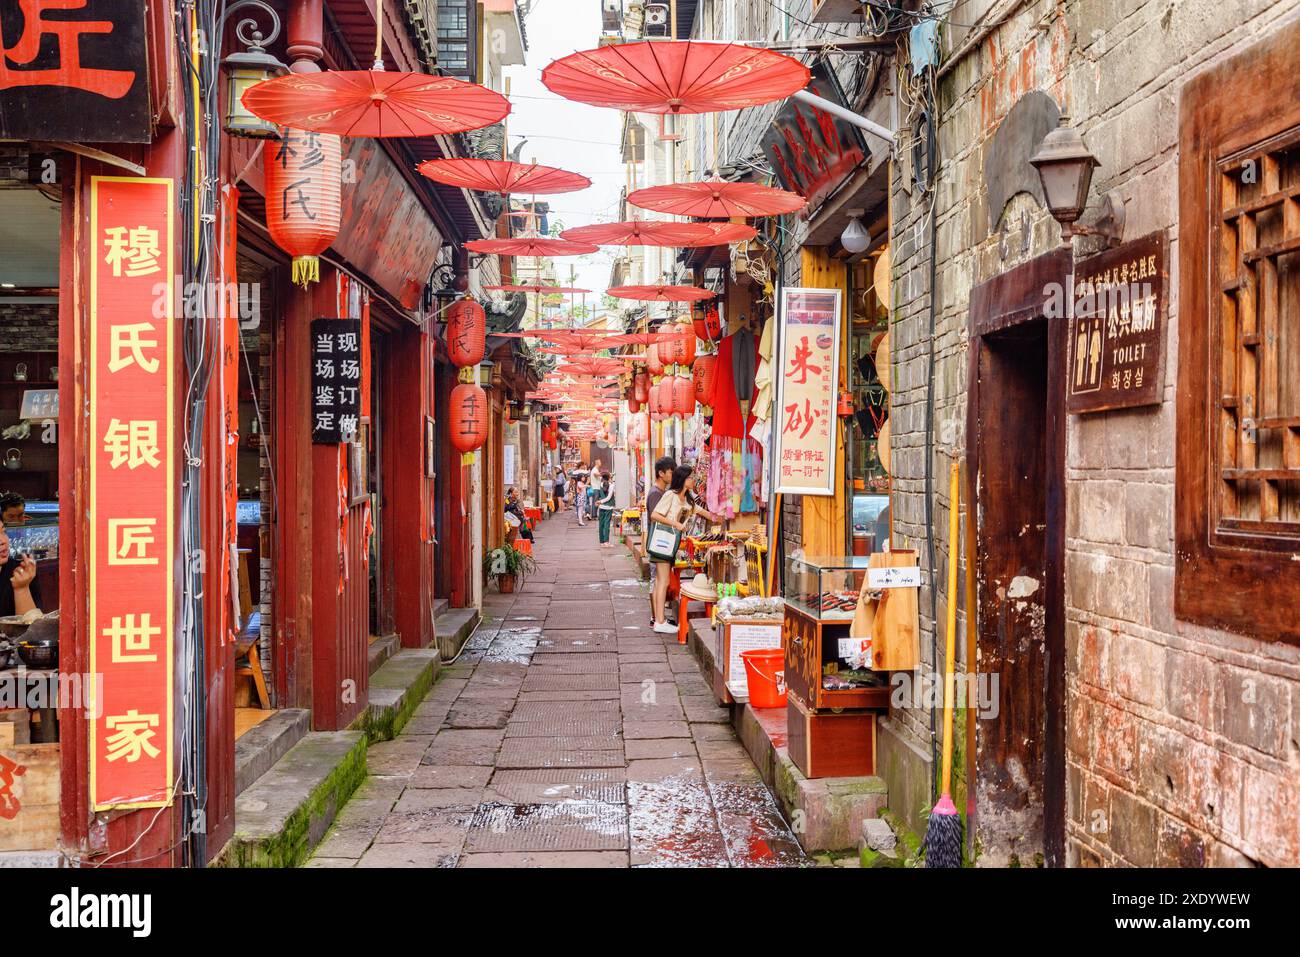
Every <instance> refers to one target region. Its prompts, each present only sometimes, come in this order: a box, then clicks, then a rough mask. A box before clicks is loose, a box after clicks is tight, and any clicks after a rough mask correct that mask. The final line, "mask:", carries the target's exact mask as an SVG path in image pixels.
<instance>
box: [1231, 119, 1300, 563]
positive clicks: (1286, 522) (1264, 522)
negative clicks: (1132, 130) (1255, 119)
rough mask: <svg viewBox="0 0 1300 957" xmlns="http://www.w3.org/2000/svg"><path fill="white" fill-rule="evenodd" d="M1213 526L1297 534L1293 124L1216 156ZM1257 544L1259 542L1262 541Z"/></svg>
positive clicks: (1296, 169) (1298, 336) (1296, 155)
mask: <svg viewBox="0 0 1300 957" xmlns="http://www.w3.org/2000/svg"><path fill="white" fill-rule="evenodd" d="M1217 174H1218V176H1217V179H1218V186H1219V208H1220V210H1221V223H1220V224H1219V228H1218V252H1219V256H1218V264H1217V265H1218V285H1219V287H1220V289H1221V290H1222V295H1221V296H1220V297H1219V302H1218V305H1219V309H1218V342H1217V343H1216V349H1217V352H1218V363H1217V366H1218V377H1219V381H1218V389H1217V390H1216V394H1218V395H1219V396H1220V397H1221V398H1220V406H1221V409H1220V412H1219V423H1220V428H1219V436H1218V439H1219V442H1218V448H1217V456H1218V463H1217V464H1218V470H1217V479H1218V481H1217V483H1216V492H1217V494H1216V496H1215V498H1214V501H1213V503H1212V504H1213V506H1214V511H1215V516H1216V518H1217V522H1216V525H1217V528H1218V529H1219V530H1222V531H1229V532H1234V531H1235V532H1241V533H1254V534H1256V535H1258V536H1261V537H1264V538H1281V539H1291V540H1292V541H1291V543H1290V544H1288V545H1287V546H1286V547H1294V546H1295V544H1296V543H1297V542H1300V127H1297V128H1294V129H1291V130H1289V131H1287V132H1286V133H1284V134H1283V135H1281V136H1276V137H1273V138H1271V139H1270V140H1269V141H1268V142H1265V143H1261V144H1259V145H1258V146H1256V147H1252V148H1250V149H1247V150H1244V151H1241V152H1239V153H1237V154H1235V155H1234V156H1232V157H1230V158H1228V159H1226V160H1224V161H1221V162H1220V163H1219V164H1218V170H1217ZM1261 544H1264V543H1261Z"/></svg>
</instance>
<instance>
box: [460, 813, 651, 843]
mask: <svg viewBox="0 0 1300 957" xmlns="http://www.w3.org/2000/svg"><path fill="white" fill-rule="evenodd" d="M627 818H628V812H627V808H626V807H624V806H623V805H621V804H603V803H601V802H598V801H586V802H567V803H564V804H484V805H482V806H481V807H480V808H479V809H478V813H477V814H476V815H475V817H474V821H473V823H472V824H471V825H470V829H469V834H468V836H467V837H466V840H465V848H466V850H467V851H469V852H470V853H475V852H480V851H620V850H623V849H624V848H626V847H627V841H628V833H627Z"/></svg>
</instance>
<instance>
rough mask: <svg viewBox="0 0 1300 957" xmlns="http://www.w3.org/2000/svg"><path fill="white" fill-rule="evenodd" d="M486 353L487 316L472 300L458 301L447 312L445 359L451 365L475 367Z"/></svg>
mask: <svg viewBox="0 0 1300 957" xmlns="http://www.w3.org/2000/svg"><path fill="white" fill-rule="evenodd" d="M486 351H487V314H486V313H485V312H484V311H483V307H482V306H480V305H479V304H478V303H477V302H475V301H474V300H473V299H468V298H466V299H460V300H457V301H456V302H454V303H452V305H451V307H450V308H449V309H448V310H447V357H448V358H449V359H451V361H452V364H453V365H457V366H476V365H478V364H479V363H480V362H482V361H483V356H484V354H485V353H486Z"/></svg>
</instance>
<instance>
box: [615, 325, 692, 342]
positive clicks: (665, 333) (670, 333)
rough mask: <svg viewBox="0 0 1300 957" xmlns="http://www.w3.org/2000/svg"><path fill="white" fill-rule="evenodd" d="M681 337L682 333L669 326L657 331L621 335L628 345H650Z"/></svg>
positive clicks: (674, 340)
mask: <svg viewBox="0 0 1300 957" xmlns="http://www.w3.org/2000/svg"><path fill="white" fill-rule="evenodd" d="M681 337H682V334H681V333H680V332H677V331H675V330H673V329H672V327H670V326H664V327H663V328H661V329H660V330H659V331H658V332H629V333H626V334H625V335H624V336H623V338H624V339H625V340H626V341H625V343H624V345H629V346H651V345H656V344H658V343H661V342H676V341H677V340H678V339H680V338H681Z"/></svg>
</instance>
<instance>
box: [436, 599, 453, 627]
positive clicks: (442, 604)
mask: <svg viewBox="0 0 1300 957" xmlns="http://www.w3.org/2000/svg"><path fill="white" fill-rule="evenodd" d="M449 607H450V603H449V602H448V601H447V599H445V598H435V599H434V600H433V620H434V621H437V620H438V616H439V615H441V614H442V613H443V612H444V611H446V610H447V609H448V608H449Z"/></svg>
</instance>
